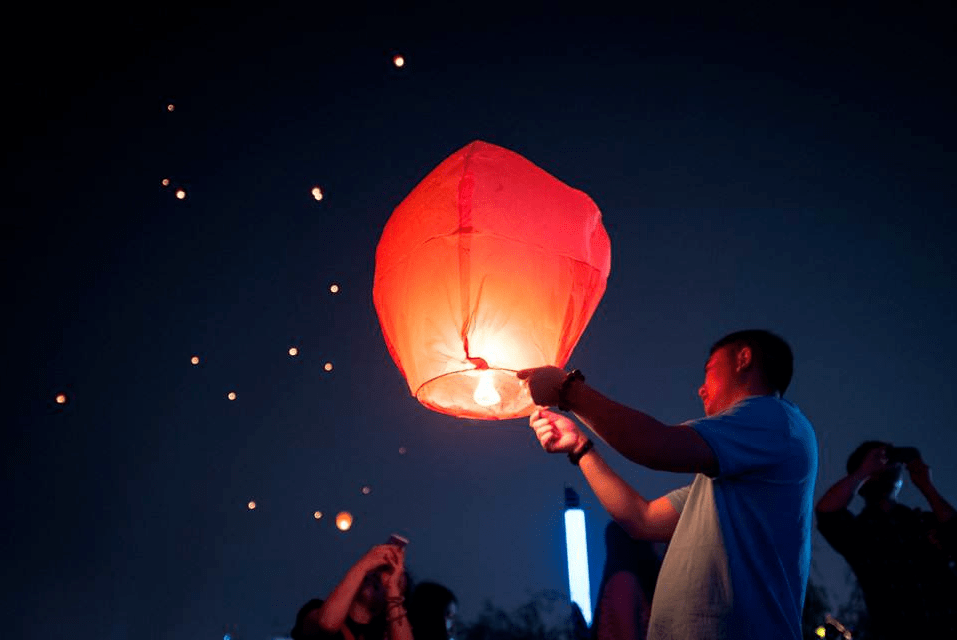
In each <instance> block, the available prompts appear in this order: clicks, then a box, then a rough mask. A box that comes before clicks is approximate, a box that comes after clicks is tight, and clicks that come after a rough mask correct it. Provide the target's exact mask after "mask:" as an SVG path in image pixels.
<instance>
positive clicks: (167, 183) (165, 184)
mask: <svg viewBox="0 0 957 640" xmlns="http://www.w3.org/2000/svg"><path fill="white" fill-rule="evenodd" d="M163 186H164V187H168V186H169V178H163Z"/></svg>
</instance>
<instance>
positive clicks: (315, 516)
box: [312, 511, 322, 520]
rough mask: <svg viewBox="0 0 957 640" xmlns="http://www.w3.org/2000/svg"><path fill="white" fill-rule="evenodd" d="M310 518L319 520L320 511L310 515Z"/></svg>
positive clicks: (320, 516)
mask: <svg viewBox="0 0 957 640" xmlns="http://www.w3.org/2000/svg"><path fill="white" fill-rule="evenodd" d="M312 517H313V518H315V519H316V520H319V519H320V518H322V511H316V512H315V513H313V514H312Z"/></svg>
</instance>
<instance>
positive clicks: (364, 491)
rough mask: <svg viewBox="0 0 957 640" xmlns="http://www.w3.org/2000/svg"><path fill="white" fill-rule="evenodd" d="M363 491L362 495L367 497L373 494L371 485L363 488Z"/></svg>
mask: <svg viewBox="0 0 957 640" xmlns="http://www.w3.org/2000/svg"><path fill="white" fill-rule="evenodd" d="M361 491H362V495H364V496H367V495H369V494H370V493H372V487H370V486H369V485H366V486H364V487H362V489H361Z"/></svg>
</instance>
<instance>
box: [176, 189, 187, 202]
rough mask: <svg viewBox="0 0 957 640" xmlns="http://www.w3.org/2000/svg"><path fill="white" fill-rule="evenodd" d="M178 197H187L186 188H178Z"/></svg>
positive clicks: (181, 198)
mask: <svg viewBox="0 0 957 640" xmlns="http://www.w3.org/2000/svg"><path fill="white" fill-rule="evenodd" d="M176 199H177V200H185V199H186V189H177V190H176Z"/></svg>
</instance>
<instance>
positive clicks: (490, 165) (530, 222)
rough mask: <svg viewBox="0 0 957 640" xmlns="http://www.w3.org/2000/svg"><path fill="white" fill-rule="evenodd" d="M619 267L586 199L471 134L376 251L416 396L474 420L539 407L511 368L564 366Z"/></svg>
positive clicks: (392, 223)
mask: <svg viewBox="0 0 957 640" xmlns="http://www.w3.org/2000/svg"><path fill="white" fill-rule="evenodd" d="M610 266H611V245H610V242H609V239H608V234H607V233H606V231H605V228H604V226H603V225H602V220H601V212H600V211H599V209H598V207H597V206H596V205H595V203H594V202H593V201H592V199H591V198H590V197H589V196H588V195H587V194H585V193H583V192H582V191H579V190H577V189H574V188H572V187H569V186H568V185H566V184H564V183H563V182H561V181H559V180H558V179H557V178H555V177H553V176H552V175H550V174H548V173H546V172H545V171H543V170H542V169H540V168H539V167H537V166H535V165H534V164H532V163H531V162H529V161H528V160H527V159H525V158H523V157H522V156H520V155H518V154H517V153H514V152H512V151H509V150H508V149H504V148H502V147H498V146H495V145H492V144H489V143H486V142H481V141H475V142H472V143H471V144H469V145H467V146H465V147H463V148H462V149H460V150H459V151H457V152H455V153H454V154H452V155H451V156H449V157H448V158H446V159H445V160H444V161H443V162H442V163H441V164H440V165H439V166H437V167H436V168H435V169H434V170H433V171H432V172H431V173H429V175H427V176H426V177H425V178H424V179H423V180H422V181H421V182H420V183H419V184H418V185H417V186H416V187H415V189H413V190H412V192H411V193H410V194H409V195H408V196H407V197H406V198H405V199H404V200H403V201H402V202H401V203H400V204H399V206H398V207H396V209H395V211H394V212H393V213H392V216H391V217H390V218H389V221H388V222H387V223H386V226H385V229H384V230H383V232H382V236H381V238H380V240H379V244H378V247H377V249H376V265H375V280H374V285H373V300H374V303H375V307H376V312H377V314H378V316H379V323H380V325H381V327H382V333H383V336H384V338H385V342H386V346H387V347H388V349H389V353H390V355H391V356H392V359H393V360H394V361H395V363H396V365H397V366H398V368H399V371H400V372H401V373H402V374H403V375H404V376H405V379H406V381H407V383H408V385H409V390H410V392H411V393H412V395H413V396H415V397H416V398H417V399H418V400H419V402H421V403H422V404H423V405H425V406H426V407H428V408H429V409H432V410H434V411H438V412H439V413H446V414H449V415H454V416H460V417H466V418H481V419H487V420H503V419H509V418H517V417H521V416H527V415H529V414H530V413H531V411H532V410H533V408H534V404H533V402H532V399H531V397H530V395H529V393H528V390H527V388H526V387H525V386H524V385H523V384H522V383H521V382H520V381H519V380H518V378H517V377H516V376H515V372H516V371H517V370H519V369H525V368H528V367H537V366H543V365H555V366H564V365H565V363H566V362H567V361H568V358H569V357H570V356H571V353H572V350H573V349H574V348H575V345H576V344H577V343H578V340H579V338H580V337H581V335H582V333H583V332H584V330H585V327H586V326H587V324H588V322H589V320H590V319H591V317H592V314H593V313H594V311H595V309H596V307H597V306H598V303H599V301H600V300H601V297H602V295H603V294H604V292H605V285H606V282H607V280H608V274H609V271H610Z"/></svg>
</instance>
